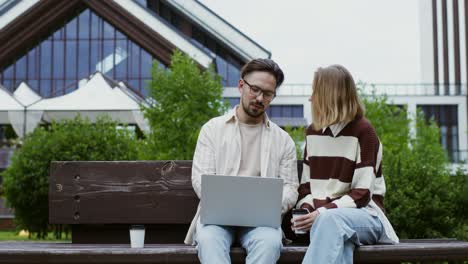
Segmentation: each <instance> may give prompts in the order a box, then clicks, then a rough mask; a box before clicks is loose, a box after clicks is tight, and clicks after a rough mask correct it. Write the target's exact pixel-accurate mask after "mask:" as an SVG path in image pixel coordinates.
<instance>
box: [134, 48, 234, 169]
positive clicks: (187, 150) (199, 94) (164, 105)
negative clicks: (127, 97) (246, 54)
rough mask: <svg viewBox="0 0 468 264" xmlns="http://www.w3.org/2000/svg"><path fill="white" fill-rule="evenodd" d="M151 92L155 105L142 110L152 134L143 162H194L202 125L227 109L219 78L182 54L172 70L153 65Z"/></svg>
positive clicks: (175, 58) (148, 139) (175, 60)
mask: <svg viewBox="0 0 468 264" xmlns="http://www.w3.org/2000/svg"><path fill="white" fill-rule="evenodd" d="M148 92H149V95H150V102H152V104H151V105H150V106H148V107H143V108H142V110H143V112H144V114H145V117H146V118H147V119H148V120H149V124H150V127H151V133H150V134H149V135H148V137H147V140H146V141H145V144H144V145H143V146H142V149H141V156H140V157H141V158H142V159H156V160H168V159H178V160H190V159H192V158H193V153H194V151H195V145H196V142H197V138H198V133H199V132H200V129H201V127H202V125H203V124H204V123H205V122H207V121H208V120H209V119H211V118H213V117H215V116H218V115H221V114H222V113H224V112H225V111H226V110H227V107H226V103H225V102H224V101H223V100H222V93H223V88H222V86H221V79H220V77H219V76H218V75H216V73H215V72H214V70H213V69H212V68H211V67H210V68H209V69H208V70H206V71H202V70H200V68H199V66H198V65H197V64H196V62H195V61H193V60H192V59H191V58H190V57H188V56H187V55H184V54H182V53H181V52H179V51H177V52H175V53H174V55H173V56H172V61H171V66H170V70H166V69H163V68H162V67H159V66H158V64H157V63H155V64H154V65H153V71H152V81H151V83H150V84H149V86H148Z"/></svg>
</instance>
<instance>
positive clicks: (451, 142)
mask: <svg viewBox="0 0 468 264" xmlns="http://www.w3.org/2000/svg"><path fill="white" fill-rule="evenodd" d="M419 107H420V108H421V110H422V111H423V112H424V114H425V117H426V120H427V121H429V120H430V119H434V121H435V122H436V123H437V125H438V126H439V128H440V141H441V144H442V146H443V147H444V149H445V150H446V151H447V154H448V158H449V160H450V161H451V162H459V161H460V157H459V153H460V151H459V146H458V106H457V105H422V106H419Z"/></svg>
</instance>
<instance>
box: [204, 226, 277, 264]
mask: <svg viewBox="0 0 468 264" xmlns="http://www.w3.org/2000/svg"><path fill="white" fill-rule="evenodd" d="M236 238H238V239H239V242H240V244H241V245H242V247H243V248H245V250H246V251H247V258H246V263H247V264H249V263H250V264H254V263H255V264H263V263H264V264H272V263H276V261H277V260H278V259H279V257H280V254H281V248H282V246H283V245H282V232H281V228H277V229H275V228H271V227H231V226H217V225H203V224H201V223H200V221H198V224H197V232H196V235H195V241H196V243H197V249H198V259H199V260H200V262H201V263H203V264H207V263H215V264H224V263H231V257H230V256H229V252H230V249H231V245H232V243H233V242H234V239H236Z"/></svg>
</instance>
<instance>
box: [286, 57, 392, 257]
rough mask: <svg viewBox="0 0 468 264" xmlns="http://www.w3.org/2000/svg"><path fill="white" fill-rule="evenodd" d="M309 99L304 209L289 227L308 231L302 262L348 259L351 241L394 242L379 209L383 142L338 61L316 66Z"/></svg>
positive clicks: (299, 205) (301, 192)
mask: <svg viewBox="0 0 468 264" xmlns="http://www.w3.org/2000/svg"><path fill="white" fill-rule="evenodd" d="M310 101H311V102H312V114H313V124H312V125H310V126H309V127H308V128H307V132H306V148H305V151H304V169H303V174H302V179H301V185H300V187H299V202H298V203H297V205H296V208H303V209H307V210H308V211H309V213H308V214H306V215H303V216H300V217H298V218H296V219H295V221H293V220H291V222H292V228H293V230H302V231H304V230H305V231H310V245H309V248H308V249H307V252H306V255H305V257H304V260H303V263H353V251H354V248H355V247H356V246H359V245H363V244H375V243H398V237H397V236H396V234H395V231H394V230H393V227H392V225H391V224H390V222H389V221H388V219H387V217H386V216H385V213H384V211H385V210H384V205H383V197H384V194H385V181H384V178H383V175H382V144H381V143H380V141H379V139H378V137H377V134H376V132H375V129H374V128H373V127H372V125H371V124H370V122H369V121H368V120H367V119H366V118H365V117H364V108H363V105H362V103H361V101H360V100H359V98H358V95H357V91H356V85H355V83H354V80H353V77H352V76H351V74H350V73H349V72H348V70H347V69H345V68H344V67H343V66H340V65H332V66H329V67H326V68H319V69H318V70H317V71H316V72H315V76H314V81H313V92H312V97H311V99H310Z"/></svg>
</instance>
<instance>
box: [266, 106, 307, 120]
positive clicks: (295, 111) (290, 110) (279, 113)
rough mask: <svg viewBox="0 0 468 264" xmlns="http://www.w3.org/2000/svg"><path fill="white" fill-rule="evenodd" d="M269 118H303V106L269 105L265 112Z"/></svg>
mask: <svg viewBox="0 0 468 264" xmlns="http://www.w3.org/2000/svg"><path fill="white" fill-rule="evenodd" d="M266 112H267V115H268V116H269V117H272V118H275V117H289V118H303V117H304V106H303V105H270V107H269V108H268V109H267V110H266Z"/></svg>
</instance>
